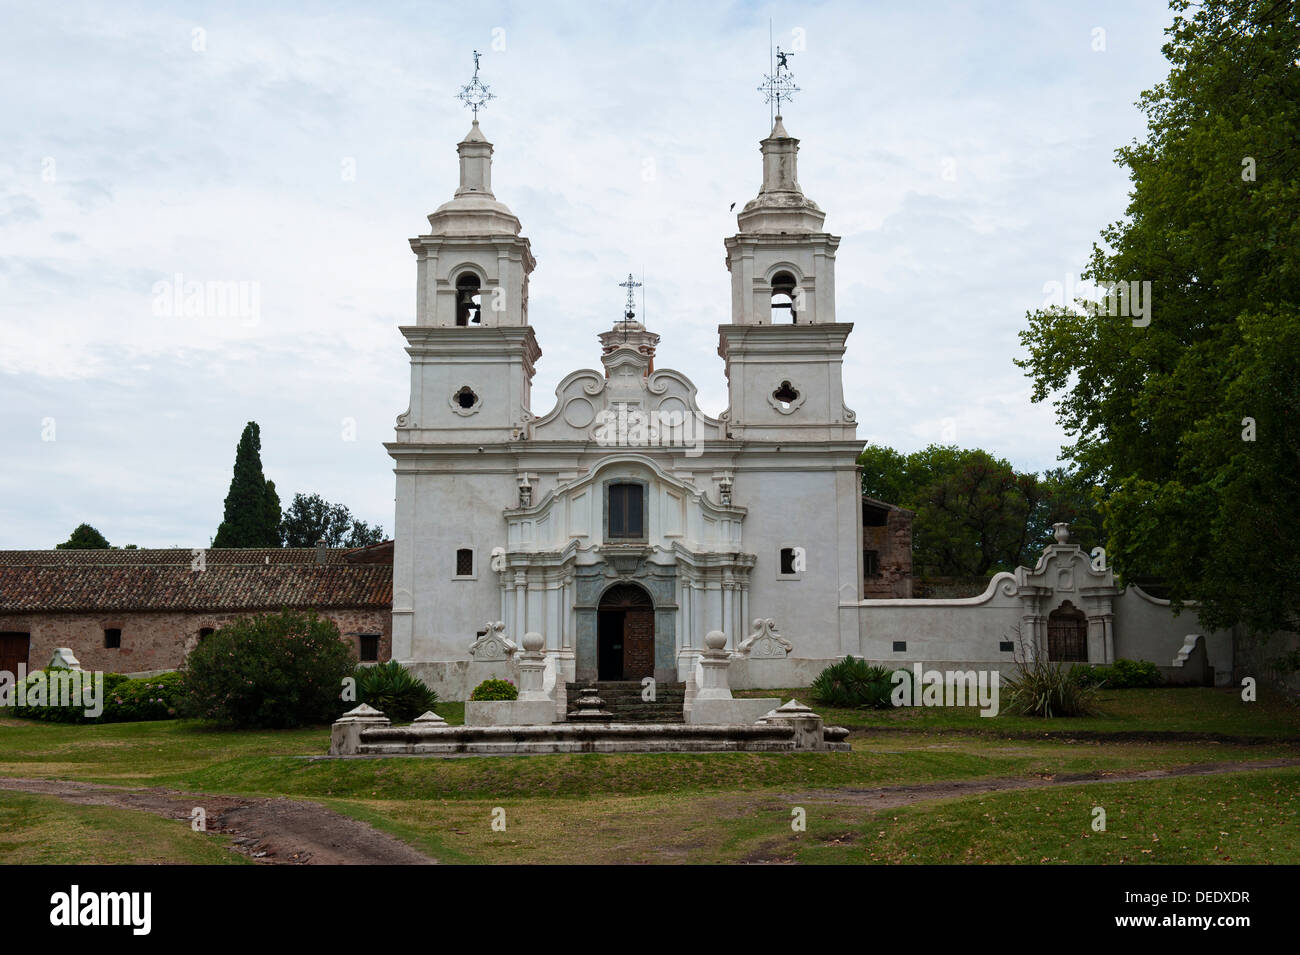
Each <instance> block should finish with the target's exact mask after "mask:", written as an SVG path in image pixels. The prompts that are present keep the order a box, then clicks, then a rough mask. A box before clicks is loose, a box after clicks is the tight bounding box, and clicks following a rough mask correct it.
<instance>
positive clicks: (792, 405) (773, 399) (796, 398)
mask: <svg viewBox="0 0 1300 955" xmlns="http://www.w3.org/2000/svg"><path fill="white" fill-rule="evenodd" d="M804 397H805V396H804V394H803V392H802V391H800V390H799V388H797V387H796V386H795V384H794V382H792V381H791V380H790V379H789V378H785V379H782V381H781V384H780V385H778V386H777V389H776V390H775V391H774V392H772V393H771V394H770V395H768V396H767V403H768V404H770V405H771V406H772V407H773V408H775V409H776V410H777V411H779V412H781V414H793V413H794V412H795V411H797V410H798V409H799V406H800V405H802V404H803V403H804Z"/></svg>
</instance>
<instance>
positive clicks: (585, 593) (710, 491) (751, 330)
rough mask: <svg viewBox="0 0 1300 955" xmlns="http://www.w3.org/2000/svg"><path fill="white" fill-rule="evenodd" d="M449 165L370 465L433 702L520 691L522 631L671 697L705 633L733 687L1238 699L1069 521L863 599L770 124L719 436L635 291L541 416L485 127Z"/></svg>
mask: <svg viewBox="0 0 1300 955" xmlns="http://www.w3.org/2000/svg"><path fill="white" fill-rule="evenodd" d="M457 150H458V153H459V157H460V185H459V188H458V189H457V190H456V192H455V195H454V196H453V197H452V199H451V200H450V201H449V202H447V203H445V204H443V205H442V206H440V207H439V208H438V209H437V210H436V211H435V212H434V213H433V214H432V215H430V216H429V226H430V229H429V232H428V233H427V234H425V235H422V236H419V237H417V238H414V239H412V240H411V248H412V250H413V251H414V253H415V256H416V260H417V291H416V313H415V324H414V325H410V326H406V327H403V328H402V329H401V332H402V334H403V335H404V336H405V338H406V341H407V348H406V350H407V353H408V354H409V356H410V361H411V395H410V405H409V407H408V408H407V409H406V411H405V412H403V413H402V414H401V415H399V416H398V419H397V428H396V434H395V437H394V440H393V441H391V442H389V443H388V444H387V445H386V447H387V450H388V452H389V454H390V455H391V456H392V458H393V460H394V463H395V473H396V481H397V487H396V517H395V526H396V533H395V542H394V549H393V610H392V613H393V616H392V657H393V659H396V660H400V661H402V662H403V663H405V664H407V665H408V666H410V667H411V668H412V669H414V670H415V671H416V672H417V673H419V674H420V675H421V677H422V678H423V679H425V680H426V682H428V683H430V684H431V685H432V686H433V687H434V688H435V689H437V690H438V692H439V693H440V694H441V695H442V696H443V698H444V699H464V698H465V697H466V695H467V694H468V692H469V690H470V689H472V687H473V686H474V685H476V683H477V682H478V680H479V679H480V678H482V676H484V675H503V676H509V675H511V674H512V673H513V672H514V671H513V670H512V669H511V667H512V657H513V654H514V651H515V650H516V649H518V648H519V647H520V646H521V645H522V644H523V638H524V635H525V634H528V633H535V634H538V635H540V640H541V643H542V646H543V647H544V649H545V653H546V660H547V685H548V686H554V685H556V684H560V683H567V682H573V681H583V682H587V681H592V680H640V679H644V678H645V677H653V678H655V679H656V680H657V681H664V682H685V681H689V680H691V678H692V675H693V674H697V673H698V672H699V669H698V666H699V660H700V658H701V655H702V654H703V652H704V650H705V637H706V635H708V634H710V633H712V632H715V631H718V632H721V633H722V634H723V635H724V636H725V640H726V642H725V647H726V649H727V650H728V651H730V655H731V660H732V663H731V667H730V669H731V685H732V686H735V687H793V686H805V685H807V684H808V683H809V682H810V681H811V680H812V679H813V677H815V676H816V674H817V673H818V672H819V671H820V670H821V669H822V668H823V667H825V666H826V665H828V664H829V663H832V662H834V661H835V660H838V659H842V658H843V657H844V656H846V655H850V654H851V655H854V656H860V657H864V658H866V659H868V660H872V661H876V662H881V663H887V664H891V665H900V666H905V665H911V664H914V663H916V662H922V663H926V664H940V665H945V666H965V667H972V666H974V667H994V668H999V669H1004V670H1005V669H1009V668H1011V667H1012V666H1013V665H1014V662H1015V659H1016V656H1017V653H1018V652H1020V653H1023V652H1026V649H1027V652H1029V653H1034V652H1043V653H1047V654H1048V655H1049V657H1050V658H1052V659H1055V660H1062V661H1069V662H1091V663H1108V662H1112V661H1114V660H1115V659H1116V658H1117V657H1129V658H1133V659H1150V660H1153V661H1154V662H1156V663H1157V664H1159V665H1160V666H1162V667H1164V668H1165V669H1166V671H1167V672H1166V675H1167V676H1168V677H1169V678H1170V679H1175V680H1183V681H1189V680H1190V681H1201V680H1203V679H1207V678H1210V676H1208V675H1210V674H1212V677H1213V678H1216V679H1217V680H1218V681H1219V682H1225V681H1226V680H1227V679H1229V678H1230V676H1231V674H1232V669H1233V644H1232V639H1231V635H1230V634H1227V633H1217V634H1215V633H1206V632H1203V631H1201V629H1200V627H1199V624H1198V623H1197V622H1196V621H1195V619H1194V614H1191V613H1189V614H1188V615H1186V616H1184V617H1181V618H1175V617H1174V616H1173V615H1172V614H1170V612H1169V608H1168V605H1167V604H1166V603H1165V602H1163V601H1160V600H1157V599H1156V598H1153V597H1150V596H1148V595H1146V594H1145V593H1143V592H1142V591H1141V590H1139V589H1138V588H1136V587H1130V588H1128V589H1127V590H1122V589H1120V588H1118V587H1117V586H1116V583H1115V580H1114V577H1113V575H1112V573H1111V571H1110V570H1109V569H1108V568H1106V567H1105V566H1104V560H1103V563H1102V564H1101V565H1100V566H1098V565H1097V562H1096V560H1095V558H1093V557H1092V556H1091V555H1087V554H1084V552H1083V551H1081V550H1080V549H1079V548H1078V547H1077V546H1075V545H1073V544H1070V543H1068V530H1067V529H1065V528H1064V527H1063V526H1062V527H1058V532H1057V541H1056V543H1054V544H1052V545H1051V546H1049V547H1048V548H1047V549H1046V550H1045V551H1044V553H1043V556H1042V558H1041V559H1040V560H1039V561H1038V564H1037V566H1036V567H1034V568H1032V569H1031V568H1025V567H1022V568H1019V569H1018V570H1017V571H1016V573H1014V574H999V575H998V576H997V577H995V578H993V580H991V581H990V582H989V585H988V588H987V590H986V591H985V593H984V594H982V595H980V596H976V597H968V598H957V599H913V598H912V597H911V594H910V589H908V588H907V586H906V584H904V583H900V582H899V581H893V582H889V583H888V584H887V585H886V589H884V590H883V591H882V592H879V593H876V592H870V593H868V592H866V591H869V590H871V588H870V586H869V585H867V581H866V580H865V579H864V566H863V561H864V550H863V540H864V536H863V535H864V531H863V523H864V521H863V516H864V514H863V497H862V493H861V485H860V480H859V475H858V470H857V457H858V454H859V453H860V451H861V449H862V444H863V443H862V441H860V440H859V439H858V437H857V421H856V416H855V414H854V412H853V411H852V410H851V409H849V408H848V407H847V406H846V405H845V402H844V393H843V381H842V362H843V358H844V354H845V349H846V347H848V341H849V337H850V334H851V333H852V331H853V324H852V323H851V322H847V321H840V320H839V318H840V317H839V316H838V315H837V314H836V307H835V253H836V249H837V246H838V245H839V241H840V240H839V238H838V237H837V236H835V235H832V234H830V233H829V232H827V231H825V230H824V228H823V225H824V220H825V214H824V213H823V212H822V210H821V209H820V208H819V207H818V206H817V205H816V204H815V203H814V202H812V201H811V200H810V199H808V198H807V197H806V196H804V194H803V191H802V189H801V188H800V186H799V181H798V174H797V156H798V150H799V141H798V140H796V139H794V138H793V137H791V136H790V135H789V134H788V133H787V132H786V130H785V127H784V125H783V121H782V119H781V118H780V117H779V116H778V117H777V118H776V120H775V124H774V126H773V128H772V131H771V134H770V135H769V136H768V137H767V138H766V139H764V140H762V142H761V153H762V186H761V188H760V190H759V192H758V195H757V196H756V197H755V198H754V199H753V200H751V201H750V202H749V203H747V204H746V205H745V206H744V207H743V209H742V210H741V211H740V212H739V214H738V215H737V223H738V231H737V232H736V233H735V234H734V235H732V236H730V237H729V238H727V239H726V240H725V247H726V264H727V268H728V270H729V271H730V275H731V313H730V321H729V322H727V323H725V324H723V325H721V326H719V328H718V354H719V355H720V356H721V357H722V359H723V362H724V364H725V371H726V377H727V392H728V406H727V408H726V409H725V410H724V411H723V412H722V413H721V414H720V415H719V416H718V417H716V418H714V417H710V416H709V415H707V414H705V413H704V412H703V411H702V410H701V409H700V407H699V405H698V403H697V401H696V387H695V385H694V384H693V383H692V382H691V381H690V380H689V379H687V378H686V377H685V376H684V375H682V374H681V373H679V372H676V371H673V370H672V369H671V368H670V367H665V366H664V363H663V362H662V361H661V358H660V356H659V355H658V354H657V351H658V345H659V336H658V335H656V334H654V333H653V332H652V331H650V330H649V329H647V328H646V327H645V326H644V325H643V324H642V323H641V322H639V321H637V319H636V316H635V314H634V311H633V308H632V295H631V287H632V285H633V284H634V283H632V281H631V278H630V277H629V280H628V283H626V284H627V286H628V288H629V295H628V309H627V311H626V312H625V314H624V315H623V318H622V319H621V320H620V321H618V322H615V323H614V324H613V326H612V327H611V328H609V329H607V330H605V331H603V332H600V333H599V334H598V335H597V336H596V337H597V344H598V346H599V355H600V365H601V367H600V368H593V369H582V370H579V371H574V372H572V373H570V374H569V375H567V376H566V377H565V378H563V380H561V382H560V384H559V386H558V387H557V389H556V394H555V400H554V403H553V404H551V406H550V407H549V408H544V409H540V410H534V405H533V395H532V381H533V376H534V369H535V367H536V363H537V361H538V359H539V358H540V357H541V354H542V350H541V347H540V344H539V341H538V330H536V329H534V328H533V326H532V325H531V324H530V322H529V314H528V280H529V275H530V274H531V272H532V271H533V268H534V266H535V260H534V257H533V253H532V249H531V246H530V243H529V241H528V239H527V238H526V237H525V236H524V235H523V234H522V229H521V225H520V222H519V220H518V218H517V217H516V216H515V215H514V214H513V213H512V212H511V211H510V209H509V208H508V207H507V206H506V205H505V204H503V203H502V202H500V201H499V200H498V199H497V198H496V197H495V195H494V194H493V191H492V177H491V171H492V151H493V147H492V144H491V143H489V142H488V141H487V139H486V138H485V137H484V135H483V133H482V131H481V130H480V128H479V125H478V121H477V119H476V120H475V121H474V124H473V126H472V127H471V129H470V131H469V133H468V134H467V135H466V137H465V138H464V140H463V141H461V142H460V143H459V144H458V147H457ZM541 331H542V332H543V333H544V332H545V329H541ZM593 351H594V348H593ZM869 504H871V505H872V506H876V505H881V506H884V505H882V503H881V502H869ZM877 509H879V508H877ZM877 523H879V522H877ZM868 543H871V542H870V541H868ZM872 546H876V545H874V544H872ZM874 553H875V552H874V551H868V553H867V558H868V559H870V557H871V556H872V555H873V554H874ZM868 576H869V575H868ZM893 588H901V589H893ZM870 597H874V598H884V599H867V598H870ZM1193 637H1194V639H1193ZM536 639H537V638H533V641H532V642H535V641H536ZM1035 648H1037V649H1035ZM1188 661H1191V663H1192V664H1193V665H1194V666H1193V668H1194V669H1195V675H1194V676H1191V677H1188V673H1189V672H1190V669H1189V670H1180V669H1179V668H1181V667H1183V666H1184V664H1186V663H1188Z"/></svg>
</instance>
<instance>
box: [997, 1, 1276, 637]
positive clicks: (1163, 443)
mask: <svg viewBox="0 0 1300 955" xmlns="http://www.w3.org/2000/svg"><path fill="white" fill-rule="evenodd" d="M1172 7H1173V9H1174V11H1175V13H1176V16H1175V19H1174V22H1173V24H1172V26H1171V27H1170V28H1169V29H1168V31H1167V37H1168V40H1167V42H1166V44H1165V46H1164V48H1163V50H1164V53H1165V56H1166V57H1167V58H1168V59H1169V61H1170V63H1171V67H1172V69H1171V71H1170V73H1169V76H1168V77H1167V78H1166V80H1165V81H1164V82H1163V83H1160V84H1159V85H1157V86H1156V87H1155V88H1154V89H1152V90H1149V91H1147V92H1144V93H1143V94H1142V97H1141V99H1140V101H1139V105H1140V106H1141V108H1142V109H1143V111H1144V112H1145V113H1146V116H1147V135H1146V137H1145V139H1144V140H1141V141H1137V142H1134V143H1132V144H1130V145H1129V146H1126V147H1123V148H1121V149H1119V150H1118V151H1117V161H1118V162H1119V163H1120V164H1121V165H1124V166H1126V167H1127V168H1128V171H1129V174H1130V177H1131V179H1132V183H1133V186H1132V191H1131V193H1130V202H1129V206H1128V210H1127V215H1126V217H1125V218H1124V219H1123V220H1122V221H1120V222H1118V223H1115V224H1113V225H1111V226H1109V227H1108V228H1106V229H1104V230H1103V231H1102V240H1103V241H1102V245H1100V246H1094V249H1093V254H1092V258H1091V261H1090V264H1089V267H1088V270H1087V271H1086V272H1085V273H1084V277H1085V278H1087V279H1090V280H1091V281H1093V282H1094V283H1096V284H1098V285H1099V286H1103V287H1104V286H1105V285H1106V284H1107V283H1118V282H1125V283H1131V282H1135V281H1136V282H1150V283H1151V286H1150V289H1151V293H1150V298H1149V302H1148V304H1149V306H1150V307H1149V309H1148V311H1147V315H1146V317H1144V318H1143V319H1141V320H1139V321H1138V323H1137V324H1134V321H1133V318H1132V316H1125V315H1122V314H1116V315H1110V314H1106V313H1105V312H1102V313H1101V314H1080V313H1079V311H1078V310H1075V309H1069V308H1066V307H1057V308H1047V309H1041V310H1039V311H1037V312H1033V313H1030V315H1029V316H1028V328H1027V329H1026V330H1025V331H1023V332H1022V333H1021V341H1022V343H1023V344H1024V345H1025V347H1026V349H1027V356H1026V357H1025V358H1023V359H1021V360H1019V361H1018V364H1020V365H1021V366H1022V367H1023V368H1024V369H1025V370H1026V374H1028V375H1029V376H1030V377H1031V378H1032V380H1033V387H1034V392H1033V397H1034V400H1035V401H1042V400H1045V399H1046V398H1047V397H1049V396H1056V401H1055V406H1056V409H1057V415H1058V420H1059V421H1060V422H1061V424H1062V425H1063V426H1064V428H1065V429H1066V431H1067V433H1068V434H1070V435H1071V436H1072V437H1073V438H1074V439H1075V440H1074V443H1073V444H1072V445H1071V446H1070V447H1068V448H1067V449H1066V456H1067V459H1068V460H1071V461H1073V462H1074V463H1075V464H1076V465H1077V466H1078V469H1079V470H1080V471H1081V472H1082V473H1083V474H1086V475H1088V476H1089V479H1090V480H1092V481H1093V482H1095V483H1097V484H1098V485H1100V486H1101V487H1102V488H1103V492H1104V502H1103V515H1104V522H1105V534H1106V540H1107V550H1108V552H1109V554H1110V557H1111V559H1112V560H1113V562H1114V565H1115V567H1116V569H1117V570H1118V571H1119V572H1120V575H1121V577H1122V578H1124V577H1127V578H1131V577H1132V576H1135V575H1143V576H1159V577H1161V578H1163V579H1164V580H1165V582H1166V583H1167V585H1168V587H1169V593H1170V596H1171V597H1172V599H1173V601H1174V603H1175V606H1181V605H1182V603H1183V602H1184V601H1186V600H1190V599H1196V600H1199V601H1200V602H1201V603H1202V606H1201V608H1199V610H1198V612H1199V613H1200V615H1201V617H1202V619H1203V620H1204V622H1205V623H1206V624H1207V625H1209V626H1216V627H1227V626H1231V625H1234V624H1238V623H1242V624H1245V625H1246V626H1247V628H1249V629H1250V630H1254V631H1270V630H1275V629H1289V630H1294V629H1296V628H1297V626H1298V625H1300V528H1297V522H1296V520H1295V515H1296V508H1295V502H1296V500H1297V499H1300V498H1298V496H1297V491H1300V488H1298V487H1297V482H1298V481H1300V435H1298V434H1297V429H1298V428H1300V424H1298V422H1300V384H1298V382H1300V334H1298V333H1297V327H1298V326H1300V304H1298V303H1300V255H1298V254H1297V248H1300V216H1297V214H1296V210H1297V209H1300V68H1298V67H1297V65H1296V56H1297V50H1300V14H1298V13H1297V9H1298V8H1297V6H1296V5H1295V4H1293V3H1286V2H1278V0H1205V2H1203V3H1199V4H1197V5H1196V6H1195V7H1193V6H1192V5H1191V4H1189V3H1187V2H1185V0H1175V2H1174V3H1173V4H1172ZM1189 11H1190V12H1189ZM1147 319H1149V323H1148V321H1147Z"/></svg>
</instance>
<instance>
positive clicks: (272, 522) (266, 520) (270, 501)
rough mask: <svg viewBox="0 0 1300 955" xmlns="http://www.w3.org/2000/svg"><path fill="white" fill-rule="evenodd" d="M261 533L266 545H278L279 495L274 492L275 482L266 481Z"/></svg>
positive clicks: (279, 541) (279, 543)
mask: <svg viewBox="0 0 1300 955" xmlns="http://www.w3.org/2000/svg"><path fill="white" fill-rule="evenodd" d="M262 534H263V535H264V540H265V541H266V546H267V547H279V546H280V545H281V540H280V495H279V494H277V493H276V492H275V482H274V481H267V482H266V506H265V509H264V516H263V519H262Z"/></svg>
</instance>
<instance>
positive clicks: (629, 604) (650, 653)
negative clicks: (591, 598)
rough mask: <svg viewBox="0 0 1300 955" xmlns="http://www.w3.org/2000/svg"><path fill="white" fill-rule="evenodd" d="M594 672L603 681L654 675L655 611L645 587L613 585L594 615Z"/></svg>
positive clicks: (601, 600)
mask: <svg viewBox="0 0 1300 955" xmlns="http://www.w3.org/2000/svg"><path fill="white" fill-rule="evenodd" d="M596 669H597V672H598V673H599V678H600V679H602V680H640V679H641V678H642V677H647V676H654V674H655V611H654V603H653V602H652V601H651V599H650V594H648V593H647V592H646V591H645V588H643V587H640V586H638V585H637V584H626V583H625V584H615V585H614V586H613V587H610V588H609V590H607V591H605V594H604V596H602V597H601V598H600V606H599V608H598V610H597V614H596Z"/></svg>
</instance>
